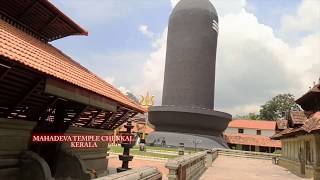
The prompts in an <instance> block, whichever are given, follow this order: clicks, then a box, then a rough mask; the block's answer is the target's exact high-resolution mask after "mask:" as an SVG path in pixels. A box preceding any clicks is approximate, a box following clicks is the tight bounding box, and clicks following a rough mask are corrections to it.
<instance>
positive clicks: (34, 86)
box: [13, 78, 43, 109]
mask: <svg viewBox="0 0 320 180" xmlns="http://www.w3.org/2000/svg"><path fill="white" fill-rule="evenodd" d="M42 82H43V79H42V78H40V79H39V80H37V81H36V83H35V84H34V85H33V86H32V88H30V89H29V90H28V91H27V93H26V94H25V95H24V96H23V97H22V98H21V100H20V101H19V102H17V103H16V105H15V106H14V108H13V109H15V108H17V107H19V106H21V105H22V104H23V102H24V101H25V100H26V99H28V97H29V96H30V95H31V94H32V92H33V91H34V90H35V89H36V88H37V87H38V86H39V85H40V84H41V83H42Z"/></svg>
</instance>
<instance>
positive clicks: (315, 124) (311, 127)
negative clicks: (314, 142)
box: [302, 112, 320, 133]
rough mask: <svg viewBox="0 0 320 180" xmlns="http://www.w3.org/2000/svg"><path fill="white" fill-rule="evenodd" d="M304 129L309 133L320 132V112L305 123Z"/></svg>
mask: <svg viewBox="0 0 320 180" xmlns="http://www.w3.org/2000/svg"><path fill="white" fill-rule="evenodd" d="M302 128H303V129H304V130H305V131H306V132H308V133H310V132H312V131H318V130H320V112H316V113H314V114H313V115H311V117H310V118H309V119H308V120H306V121H305V123H304V125H303V126H302Z"/></svg>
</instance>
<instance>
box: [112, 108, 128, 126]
mask: <svg viewBox="0 0 320 180" xmlns="http://www.w3.org/2000/svg"><path fill="white" fill-rule="evenodd" d="M128 112H129V111H127V110H125V111H124V113H123V114H122V115H121V116H120V117H118V120H117V119H114V121H113V122H112V125H111V126H108V128H110V129H112V128H113V126H114V125H116V124H117V122H118V121H120V120H121V119H122V118H123V117H124V116H126V115H127V114H128Z"/></svg>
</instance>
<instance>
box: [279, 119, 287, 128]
mask: <svg viewBox="0 0 320 180" xmlns="http://www.w3.org/2000/svg"><path fill="white" fill-rule="evenodd" d="M276 123H277V129H279V130H283V129H287V128H288V120H285V119H279V120H277V121H276Z"/></svg>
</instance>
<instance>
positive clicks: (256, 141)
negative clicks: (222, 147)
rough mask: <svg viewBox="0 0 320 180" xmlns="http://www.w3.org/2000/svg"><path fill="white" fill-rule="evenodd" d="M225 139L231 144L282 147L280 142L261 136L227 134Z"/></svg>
mask: <svg viewBox="0 0 320 180" xmlns="http://www.w3.org/2000/svg"><path fill="white" fill-rule="evenodd" d="M224 138H225V140H226V141H227V142H228V143H230V144H242V145H252V146H265V147H281V142H280V141H279V140H272V139H270V138H269V137H265V136H259V135H249V134H232V133H225V134H224Z"/></svg>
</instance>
